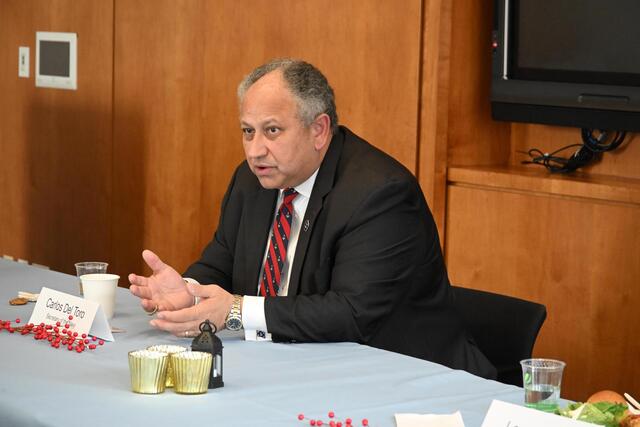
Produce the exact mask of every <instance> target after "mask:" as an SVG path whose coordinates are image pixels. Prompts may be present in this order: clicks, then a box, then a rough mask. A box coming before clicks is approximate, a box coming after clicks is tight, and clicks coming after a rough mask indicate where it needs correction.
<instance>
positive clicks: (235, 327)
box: [226, 317, 242, 331]
mask: <svg viewBox="0 0 640 427" xmlns="http://www.w3.org/2000/svg"><path fill="white" fill-rule="evenodd" d="M226 325H227V329H229V330H230V331H239V330H240V329H241V328H242V322H241V321H240V319H237V318H235V317H232V318H230V319H227V323H226Z"/></svg>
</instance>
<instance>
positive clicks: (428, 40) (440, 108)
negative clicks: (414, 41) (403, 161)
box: [417, 0, 452, 247]
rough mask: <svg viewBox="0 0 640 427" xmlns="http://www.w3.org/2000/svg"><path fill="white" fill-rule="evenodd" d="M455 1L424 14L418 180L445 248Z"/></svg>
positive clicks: (432, 0) (439, 0) (429, 6)
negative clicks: (450, 59) (452, 23)
mask: <svg viewBox="0 0 640 427" xmlns="http://www.w3.org/2000/svg"><path fill="white" fill-rule="evenodd" d="M451 6H452V0H426V1H425V5H424V13H423V14H422V20H423V30H422V67H421V78H420V82H421V84H420V89H421V98H420V101H421V102H420V125H419V126H420V127H419V132H420V137H419V145H418V173H417V175H418V178H419V181H420V186H421V187H422V191H423V192H424V195H425V198H426V199H427V203H428V204H429V207H430V209H431V212H432V213H433V217H434V219H435V222H436V226H437V227H438V230H439V231H440V244H441V245H442V246H443V247H444V238H445V235H444V227H445V213H446V182H447V150H448V131H449V67H450V65H451V64H450V61H449V50H450V47H451Z"/></svg>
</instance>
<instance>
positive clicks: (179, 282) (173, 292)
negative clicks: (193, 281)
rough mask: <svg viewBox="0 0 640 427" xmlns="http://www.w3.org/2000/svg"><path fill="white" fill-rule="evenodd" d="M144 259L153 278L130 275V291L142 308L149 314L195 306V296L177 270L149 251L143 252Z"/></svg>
mask: <svg viewBox="0 0 640 427" xmlns="http://www.w3.org/2000/svg"><path fill="white" fill-rule="evenodd" d="M142 258H143V259H144V261H145V262H146V263H147V265H148V266H149V267H150V268H151V270H152V272H153V273H152V274H151V276H149V277H144V276H138V275H136V274H133V273H132V274H129V282H130V283H131V286H130V287H129V290H130V291H131V293H132V294H133V295H135V296H137V297H138V298H140V299H141V302H140V304H141V305H142V308H144V309H145V310H146V311H148V312H151V311H154V310H156V309H157V310H169V311H172V310H179V309H181V308H185V307H189V306H191V305H192V304H193V295H191V294H190V293H189V291H188V289H187V287H186V285H185V283H184V280H183V279H182V277H181V276H180V274H178V272H177V271H176V270H174V269H173V268H172V267H171V266H169V265H167V264H165V263H164V262H162V260H161V259H160V258H159V257H158V255H156V254H154V253H153V252H151V251H150V250H148V249H145V250H144V251H142Z"/></svg>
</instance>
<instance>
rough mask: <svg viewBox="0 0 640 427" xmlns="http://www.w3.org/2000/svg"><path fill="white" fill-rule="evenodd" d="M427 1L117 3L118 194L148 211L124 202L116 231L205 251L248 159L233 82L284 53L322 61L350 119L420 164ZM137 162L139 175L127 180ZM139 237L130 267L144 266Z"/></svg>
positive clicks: (156, 245) (177, 256) (121, 239)
mask: <svg viewBox="0 0 640 427" xmlns="http://www.w3.org/2000/svg"><path fill="white" fill-rule="evenodd" d="M320 12H322V13H320ZM420 13H421V2H420V1H418V0H414V1H410V2H403V4H402V6H399V5H398V4H397V3H396V2H393V1H388V0H378V1H374V2H366V3H363V2H359V1H355V0H351V1H343V2H333V3H331V5H330V6H328V5H327V4H326V2H324V1H320V0H314V1H304V2H300V1H295V0H279V1H266V0H265V1H253V2H249V3H247V2H237V1H232V0H227V1H215V2H214V1H191V0H190V1H174V0H165V1H155V2H148V1H142V0H138V1H127V2H117V3H116V12H115V22H116V24H115V28H116V30H115V31H116V34H115V40H116V42H115V72H114V76H115V119H116V120H115V125H114V135H115V138H114V143H115V153H116V160H115V164H114V168H115V169H114V173H115V176H116V177H118V178H116V183H115V184H114V185H115V190H114V195H115V198H116V206H118V210H122V209H126V207H127V206H128V205H129V204H133V205H134V206H135V208H134V209H133V210H134V211H137V212H135V214H136V215H139V217H140V221H136V220H132V219H131V216H130V215H132V213H128V212H127V213H124V212H115V213H114V214H115V215H116V216H118V217H119V218H120V219H119V220H118V224H120V225H123V226H122V227H117V228H118V231H116V232H115V234H116V235H115V236H114V242H117V243H116V244H117V245H126V240H127V235H128V233H129V232H130V231H131V232H132V233H133V235H134V238H132V239H131V242H132V244H135V245H138V244H141V245H142V246H144V247H149V248H152V249H155V250H157V251H158V252H159V254H160V255H161V256H163V257H164V258H166V259H167V261H168V262H171V263H172V264H173V265H175V266H176V267H177V268H178V269H182V268H184V267H186V266H187V265H188V263H189V262H190V261H192V260H193V259H194V258H195V257H196V256H198V254H199V251H200V249H201V248H202V247H203V245H204V244H205V243H206V242H208V241H209V240H210V238H211V234H212V233H213V231H214V229H215V225H216V223H217V216H218V211H219V208H220V201H221V199H222V195H223V193H224V191H225V190H226V185H227V183H228V180H229V178H230V175H231V173H232V172H233V170H234V169H235V167H236V166H237V165H238V163H239V162H240V161H241V160H243V157H244V156H243V152H242V146H241V138H240V132H239V125H238V118H237V114H238V109H237V108H238V107H237V101H236V97H235V89H236V86H237V84H238V82H239V81H240V79H241V78H242V77H243V76H244V75H245V74H246V73H248V72H249V71H250V70H251V69H252V68H254V67H255V66H257V65H259V64H261V63H263V62H264V61H266V60H268V59H270V58H273V57H285V56H290V57H298V58H303V59H305V60H308V61H309V62H311V63H314V64H315V65H317V66H318V67H319V68H320V69H321V70H322V71H323V72H324V73H325V74H326V75H327V77H328V79H329V81H330V82H331V84H332V85H333V87H334V90H335V91H336V98H337V104H338V114H339V117H340V120H341V122H342V123H345V124H346V125H348V126H349V127H350V128H351V129H352V130H354V131H355V132H357V133H359V134H360V135H362V136H363V137H365V138H367V139H369V140H370V142H372V143H373V144H375V145H377V146H379V147H381V148H382V149H383V150H385V151H387V152H389V153H390V154H392V155H393V156H395V157H396V158H398V159H399V160H400V161H401V162H402V163H404V164H405V165H406V166H407V167H408V168H409V169H411V170H412V171H415V169H416V162H417V158H416V147H417V120H418V97H419V92H418V79H419V75H418V73H419V61H420V26H421V21H420V19H421V18H420ZM131 127H133V129H134V131H133V132H131V129H130V128H131ZM131 146H135V147H137V148H136V150H137V151H138V152H139V153H140V154H141V155H142V157H141V158H139V159H137V160H136V161H135V164H134V161H133V160H131V159H130V158H129V153H128V148H127V147H131ZM132 167H135V169H136V172H135V173H136V180H138V181H139V184H138V185H132V183H131V181H130V180H128V179H126V178H124V177H126V176H127V174H128V173H129V172H130V171H131V168H132ZM143 189H144V190H143ZM141 199H142V200H143V202H142V203H139V202H138V201H139V200H141ZM138 235H142V239H137V238H136V236H138ZM134 242H135V243H134ZM142 246H138V247H136V248H135V249H130V248H129V249H125V252H126V253H123V254H122V257H123V258H125V259H123V260H122V261H119V262H118V263H119V265H122V266H123V268H129V266H131V268H138V266H139V263H138V264H136V262H134V261H133V260H132V257H133V256H134V255H135V254H134V253H135V252H139V250H140V249H141V248H142ZM138 257H139V255H138Z"/></svg>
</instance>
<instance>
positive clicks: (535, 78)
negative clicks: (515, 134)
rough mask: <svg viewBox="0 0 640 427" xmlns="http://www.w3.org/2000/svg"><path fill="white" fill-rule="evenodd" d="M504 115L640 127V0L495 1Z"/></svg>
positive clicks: (498, 99)
mask: <svg viewBox="0 0 640 427" xmlns="http://www.w3.org/2000/svg"><path fill="white" fill-rule="evenodd" d="M494 12H495V23H494V31H493V34H492V37H493V43H492V61H493V67H492V68H493V71H492V85H491V103H492V115H493V117H494V119H497V120H508V121H521V122H530V123H545V124H552V125H563V126H574V127H581V128H590V129H606V130H626V131H638V130H640V24H639V22H640V1H638V0H609V1H602V0H495V11H494Z"/></svg>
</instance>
